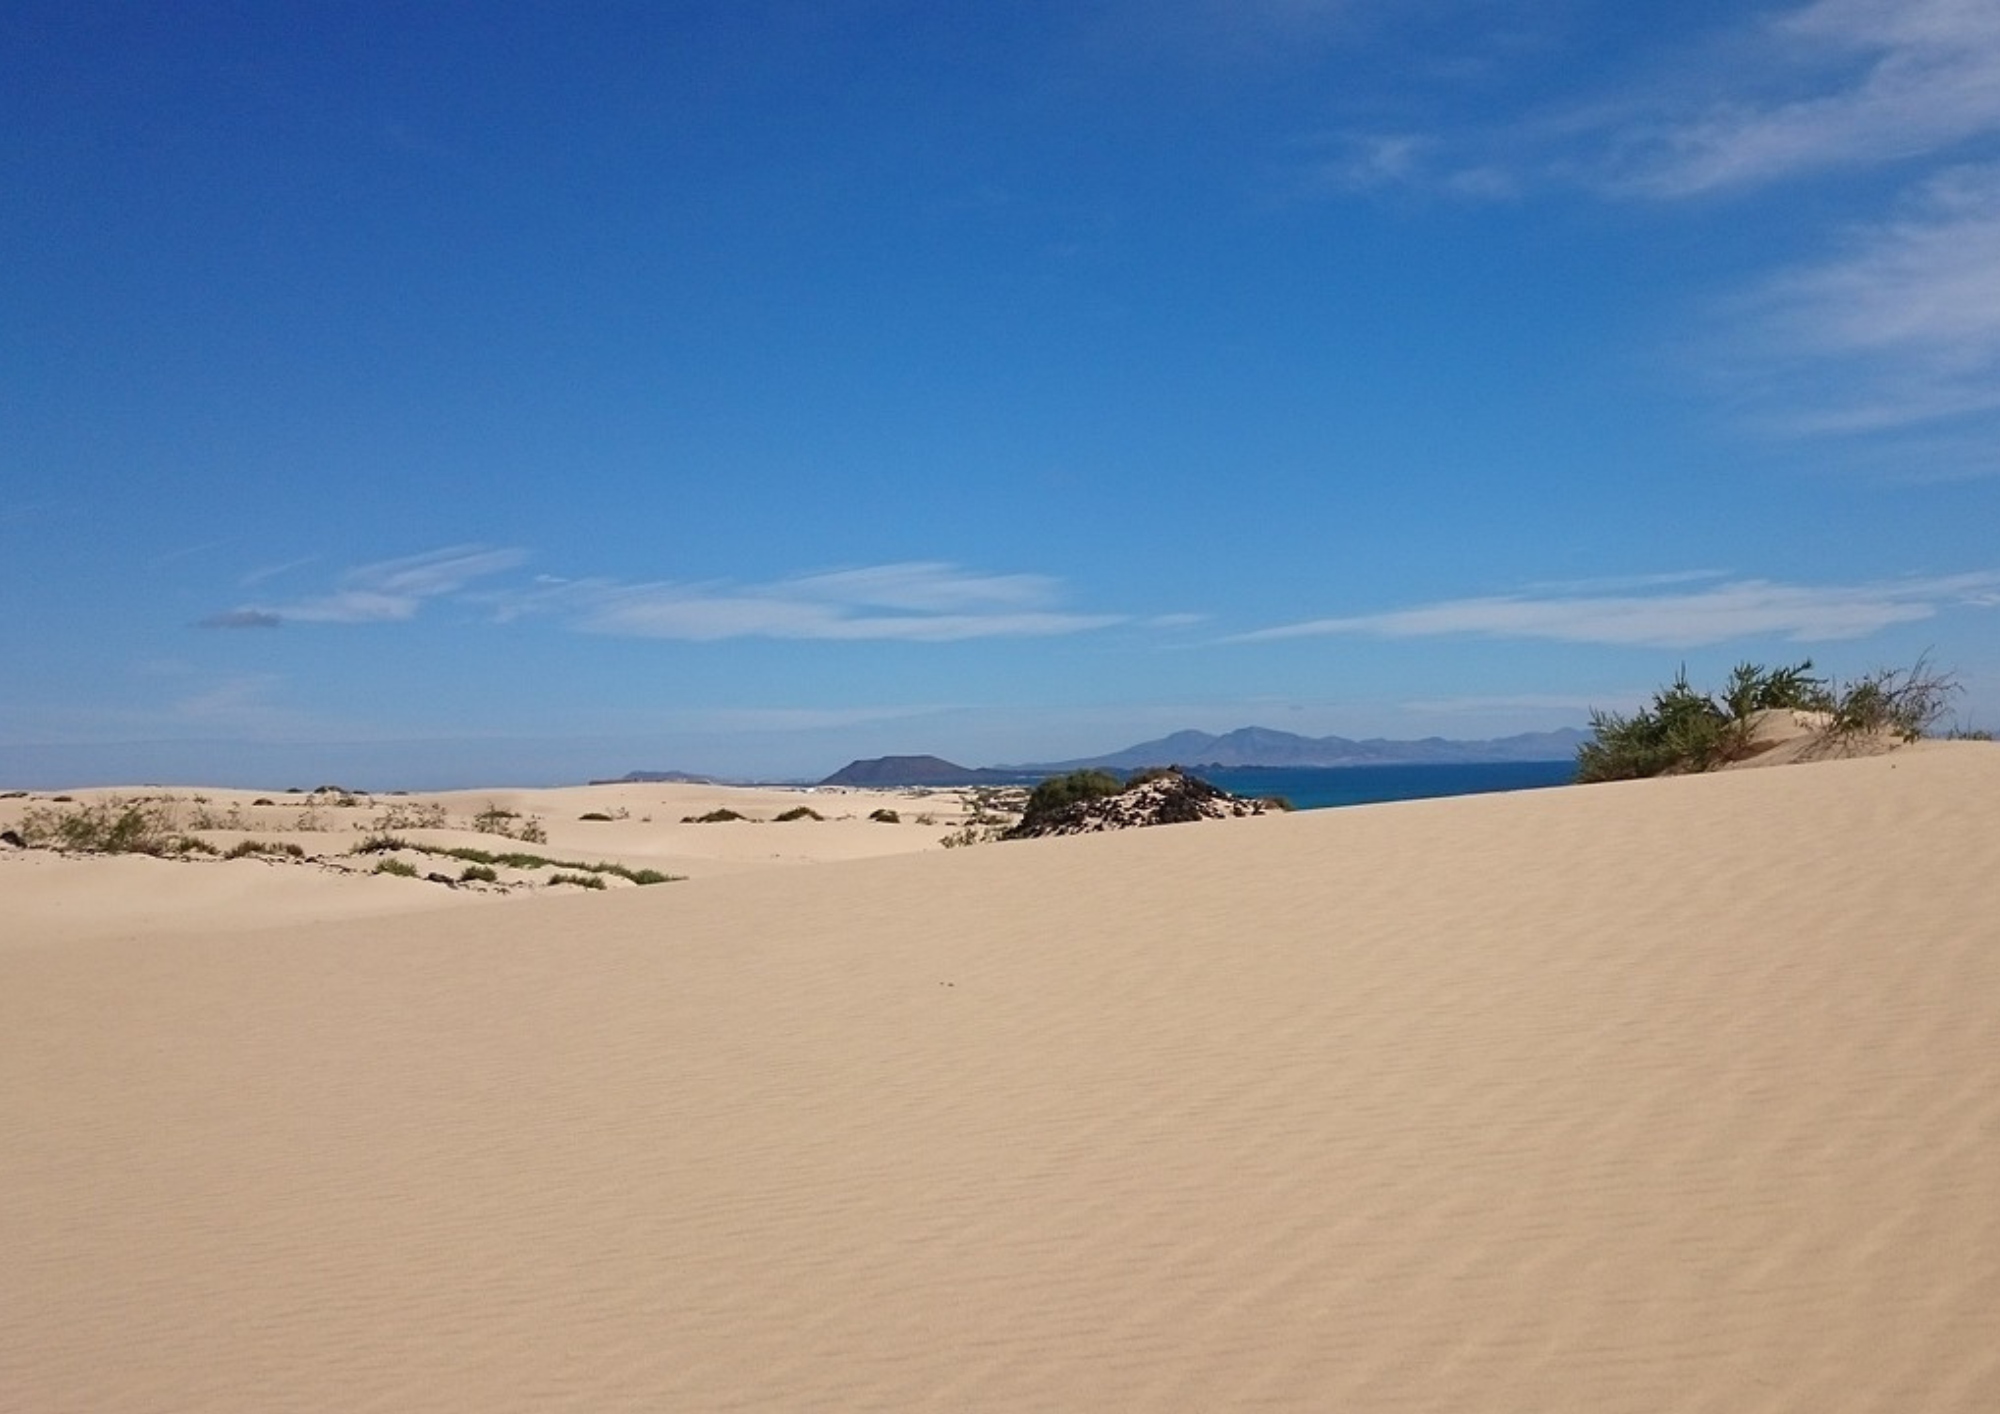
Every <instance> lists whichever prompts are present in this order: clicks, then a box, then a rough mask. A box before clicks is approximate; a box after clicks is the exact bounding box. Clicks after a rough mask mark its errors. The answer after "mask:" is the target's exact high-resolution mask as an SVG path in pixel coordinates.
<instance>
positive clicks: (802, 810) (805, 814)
mask: <svg viewBox="0 0 2000 1414" xmlns="http://www.w3.org/2000/svg"><path fill="white" fill-rule="evenodd" d="M825 818H826V816H824V815H822V814H820V813H819V812H818V811H817V810H815V809H813V808H812V807H811V806H810V805H794V806H793V807H792V808H791V809H790V810H787V811H786V812H785V813H784V814H782V815H780V816H778V819H777V823H779V824H780V825H782V824H785V823H787V822H789V821H792V820H824V819H825Z"/></svg>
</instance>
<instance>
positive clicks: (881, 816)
mask: <svg viewBox="0 0 2000 1414" xmlns="http://www.w3.org/2000/svg"><path fill="white" fill-rule="evenodd" d="M868 818H869V819H871V820H873V821H875V822H876V823H877V824H879V825H900V824H902V823H903V817H902V816H901V815H898V814H897V813H896V812H895V811H893V810H891V809H889V808H888V807H887V806H884V807H883V808H882V809H880V810H871V811H869V812H868Z"/></svg>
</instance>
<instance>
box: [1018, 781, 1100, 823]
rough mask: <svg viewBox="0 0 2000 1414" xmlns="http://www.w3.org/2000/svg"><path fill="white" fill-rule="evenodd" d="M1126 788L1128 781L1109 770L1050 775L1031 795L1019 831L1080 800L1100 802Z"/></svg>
mask: <svg viewBox="0 0 2000 1414" xmlns="http://www.w3.org/2000/svg"><path fill="white" fill-rule="evenodd" d="M1124 789H1125V782H1123V781H1121V780H1119V779H1118V777H1116V776H1114V775H1112V774H1111V773H1110V772H1109V771H1095V770H1088V771H1071V772H1070V773H1069V774H1068V775H1066V776H1050V777H1049V778H1048V779H1047V780H1045V781H1043V782H1042V783H1041V784H1040V785H1038V786H1036V787H1035V788H1034V790H1033V791H1032V792H1030V793H1029V795H1028V803H1027V805H1026V807H1025V808H1023V810H1022V811H1021V825H1020V828H1022V829H1029V828H1032V827H1033V826H1036V825H1039V824H1041V823H1042V822H1043V821H1045V820H1047V819H1048V818H1049V817H1050V816H1052V815H1054V814H1056V813H1057V812H1058V811H1060V810H1062V809H1063V808H1064V807H1065V806H1069V805H1074V804H1076V802H1077V801H1079V800H1099V799H1102V798H1103V797H1105V796H1107V795H1117V794H1118V793H1119V792H1121V791H1123V790H1124Z"/></svg>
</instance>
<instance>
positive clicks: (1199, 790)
mask: <svg viewBox="0 0 2000 1414" xmlns="http://www.w3.org/2000/svg"><path fill="white" fill-rule="evenodd" d="M1265 809H1266V807H1265V805H1264V803H1263V802H1262V801H1257V800H1245V799H1244V798H1243V797H1242V796H1239V795H1231V794H1230V793H1229V792H1228V791H1226V790H1222V789H1219V788H1218V787H1216V786H1212V785H1210V784H1209V783H1208V782H1207V781H1204V780H1202V779H1201V778H1200V777H1198V776H1190V775H1187V774H1186V773H1184V772H1181V771H1165V772H1163V773H1161V774H1160V775H1157V776H1152V777H1149V778H1147V779H1145V780H1142V781H1139V782H1138V783H1136V784H1134V785H1131V786H1127V787H1126V788H1125V789H1124V790H1122V791H1120V792H1119V793H1118V794H1116V795H1106V796H1100V797H1097V798H1096V799H1093V800H1079V801H1075V802H1073V803H1071V804H1069V805H1065V806H1063V807H1061V808H1060V809H1058V810H1056V811H1054V812H1052V813H1050V814H1048V815H1043V816H1039V817H1037V816H1029V817H1027V818H1024V819H1023V820H1022V822H1021V823H1020V824H1019V825H1017V826H1015V827H1014V828H1013V829H1012V830H1010V831H1008V832H1007V838H1008V839H1010V840H1025V839H1037V838H1040V837H1041V836H1044V835H1094V834H1099V833H1101V832H1103V831H1105V830H1131V829H1140V828H1143V827H1145V826H1147V825H1182V824H1190V823H1192V822H1194V821H1197V820H1232V819H1238V818H1241V817H1243V816H1246V815H1262V814H1264V813H1265Z"/></svg>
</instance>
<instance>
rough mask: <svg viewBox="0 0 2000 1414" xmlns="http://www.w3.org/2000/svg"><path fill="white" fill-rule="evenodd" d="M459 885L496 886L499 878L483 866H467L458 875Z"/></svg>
mask: <svg viewBox="0 0 2000 1414" xmlns="http://www.w3.org/2000/svg"><path fill="white" fill-rule="evenodd" d="M458 882H459V883H461V884H497V883H499V882H500V876H499V875H498V874H497V873H495V872H494V871H493V870H492V869H491V868H489V867H488V866H486V865H484V864H468V865H466V866H465V868H463V869H461V870H460V871H459V874H458Z"/></svg>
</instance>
